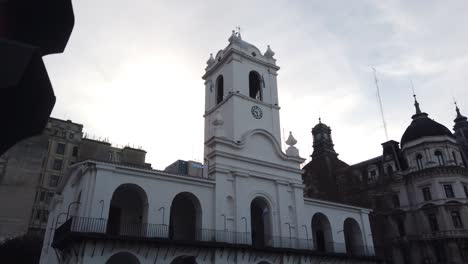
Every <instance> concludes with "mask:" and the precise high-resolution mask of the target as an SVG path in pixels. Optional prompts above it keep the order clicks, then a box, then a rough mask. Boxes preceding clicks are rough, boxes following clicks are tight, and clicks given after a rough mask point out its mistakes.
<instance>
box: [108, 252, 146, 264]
mask: <svg viewBox="0 0 468 264" xmlns="http://www.w3.org/2000/svg"><path fill="white" fill-rule="evenodd" d="M106 264H140V261H139V260H138V258H137V257H136V256H135V255H133V254H132V253H128V252H119V253H116V254H114V255H112V256H111V257H110V258H109V259H108V260H107V261H106Z"/></svg>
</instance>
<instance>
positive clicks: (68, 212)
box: [67, 202, 80, 220]
mask: <svg viewBox="0 0 468 264" xmlns="http://www.w3.org/2000/svg"><path fill="white" fill-rule="evenodd" d="M74 204H80V202H72V203H70V204H69V205H68V210H67V220H68V216H69V215H70V208H71V207H72V205H74Z"/></svg>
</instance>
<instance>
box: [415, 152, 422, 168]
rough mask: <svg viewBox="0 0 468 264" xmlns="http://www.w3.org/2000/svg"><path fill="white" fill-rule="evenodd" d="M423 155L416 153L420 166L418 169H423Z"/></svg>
mask: <svg viewBox="0 0 468 264" xmlns="http://www.w3.org/2000/svg"><path fill="white" fill-rule="evenodd" d="M422 159H423V157H422V155H421V154H420V153H418V154H416V165H417V166H418V170H422V169H423V162H422Z"/></svg>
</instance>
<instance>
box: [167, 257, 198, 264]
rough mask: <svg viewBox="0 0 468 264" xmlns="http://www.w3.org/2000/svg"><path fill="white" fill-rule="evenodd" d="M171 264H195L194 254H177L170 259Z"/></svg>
mask: <svg viewBox="0 0 468 264" xmlns="http://www.w3.org/2000/svg"><path fill="white" fill-rule="evenodd" d="M171 264H197V261H196V257H195V256H179V257H176V258H175V259H174V260H172V261H171Z"/></svg>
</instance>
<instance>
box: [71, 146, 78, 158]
mask: <svg viewBox="0 0 468 264" xmlns="http://www.w3.org/2000/svg"><path fill="white" fill-rule="evenodd" d="M72 156H73V157H78V147H73V152H72Z"/></svg>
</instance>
